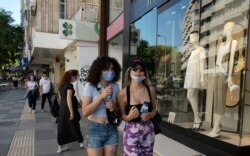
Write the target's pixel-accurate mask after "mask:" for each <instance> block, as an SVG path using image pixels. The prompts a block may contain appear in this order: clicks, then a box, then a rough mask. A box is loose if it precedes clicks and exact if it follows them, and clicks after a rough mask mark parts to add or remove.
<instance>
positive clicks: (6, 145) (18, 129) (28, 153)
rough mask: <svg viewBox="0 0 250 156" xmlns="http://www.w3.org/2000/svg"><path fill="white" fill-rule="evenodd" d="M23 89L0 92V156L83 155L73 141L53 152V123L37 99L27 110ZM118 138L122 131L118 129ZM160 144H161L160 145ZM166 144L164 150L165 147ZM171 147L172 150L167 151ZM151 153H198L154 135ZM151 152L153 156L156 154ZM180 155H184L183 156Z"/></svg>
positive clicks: (165, 155)
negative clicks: (29, 110) (59, 150)
mask: <svg viewBox="0 0 250 156" xmlns="http://www.w3.org/2000/svg"><path fill="white" fill-rule="evenodd" d="M24 94H25V91H24V90H22V89H18V90H16V89H8V90H7V91H3V90H2V91H0V156H57V155H59V156H60V155H61V156H86V155H87V154H86V149H84V148H80V147H79V144H78V143H77V142H74V143H70V144H68V147H69V148H70V150H69V151H67V152H64V153H63V154H57V153H56V150H57V141H56V133H57V131H56V123H55V118H53V117H52V116H51V114H50V113H49V111H48V110H49V107H48V103H46V105H45V110H46V112H44V113H42V112H41V111H40V103H41V101H40V99H39V100H38V101H37V108H36V113H35V114H31V113H29V112H28V105H27V104H26V99H25V98H23V96H24ZM85 123H86V120H84V118H82V120H81V122H80V124H81V130H82V134H83V135H84V132H85V126H86V125H85ZM119 137H120V140H122V133H121V132H120V135H119ZM121 143H122V141H120V145H119V147H118V156H122V144H121ZM160 146H164V147H160ZM166 147H167V149H166ZM172 147H175V150H169V149H170V148H171V149H173V148H172ZM155 152H156V153H157V154H158V155H159V156H168V155H169V156H194V155H199V154H200V153H198V152H196V151H194V150H192V149H189V148H188V147H186V146H184V145H182V144H180V143H178V142H176V141H174V140H172V139H169V138H167V137H165V136H159V135H158V136H157V137H156V145H155ZM157 154H155V156H158V155H157ZM183 154H184V155H183Z"/></svg>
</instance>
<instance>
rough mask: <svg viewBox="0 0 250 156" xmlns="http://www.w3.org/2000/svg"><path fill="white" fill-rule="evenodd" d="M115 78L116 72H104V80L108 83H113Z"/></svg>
mask: <svg viewBox="0 0 250 156" xmlns="http://www.w3.org/2000/svg"><path fill="white" fill-rule="evenodd" d="M114 77H115V72H114V71H103V72H102V79H103V80H105V81H107V82H110V81H112V80H113V78H114Z"/></svg>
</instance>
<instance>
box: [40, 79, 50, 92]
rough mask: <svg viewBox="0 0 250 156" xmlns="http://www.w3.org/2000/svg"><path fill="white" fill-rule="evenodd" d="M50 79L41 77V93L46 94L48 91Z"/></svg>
mask: <svg viewBox="0 0 250 156" xmlns="http://www.w3.org/2000/svg"><path fill="white" fill-rule="evenodd" d="M50 83H51V82H50V79H49V78H47V79H45V78H43V77H42V78H41V80H40V81H39V86H40V87H42V94H46V93H48V92H49V91H50Z"/></svg>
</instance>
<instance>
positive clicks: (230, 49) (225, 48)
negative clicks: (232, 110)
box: [208, 22, 238, 137]
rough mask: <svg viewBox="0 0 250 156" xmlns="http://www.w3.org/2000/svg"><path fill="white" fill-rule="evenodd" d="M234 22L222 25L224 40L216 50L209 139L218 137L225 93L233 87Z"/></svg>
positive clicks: (235, 45)
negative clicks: (211, 125)
mask: <svg viewBox="0 0 250 156" xmlns="http://www.w3.org/2000/svg"><path fill="white" fill-rule="evenodd" d="M234 27H235V23H234V22H227V23H226V24H225V25H224V29H223V35H225V37H226V40H225V41H224V42H222V43H221V44H220V45H219V47H218V50H217V58H216V68H215V69H216V70H215V76H214V124H213V129H212V131H211V132H210V133H209V134H208V136H210V137H218V136H219V135H220V124H221V121H222V118H223V115H224V112H225V102H226V92H227V89H228V87H231V86H232V85H233V82H232V72H233V65H234V57H235V52H236V50H237V44H238V42H237V40H234V39H233V36H232V34H233V30H234Z"/></svg>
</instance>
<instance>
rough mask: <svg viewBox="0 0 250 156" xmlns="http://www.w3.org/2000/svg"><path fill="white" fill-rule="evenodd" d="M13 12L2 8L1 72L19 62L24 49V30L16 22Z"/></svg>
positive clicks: (0, 27)
mask: <svg viewBox="0 0 250 156" xmlns="http://www.w3.org/2000/svg"><path fill="white" fill-rule="evenodd" d="M11 14H12V13H11V12H9V11H6V10H4V9H2V8H0V30H1V31H0V70H2V69H3V67H7V68H8V67H10V66H11V65H13V64H15V63H16V62H19V59H20V57H21V54H22V48H23V30H22V27H21V26H20V25H14V24H12V23H13V22H14V20H13V18H12V17H11Z"/></svg>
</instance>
